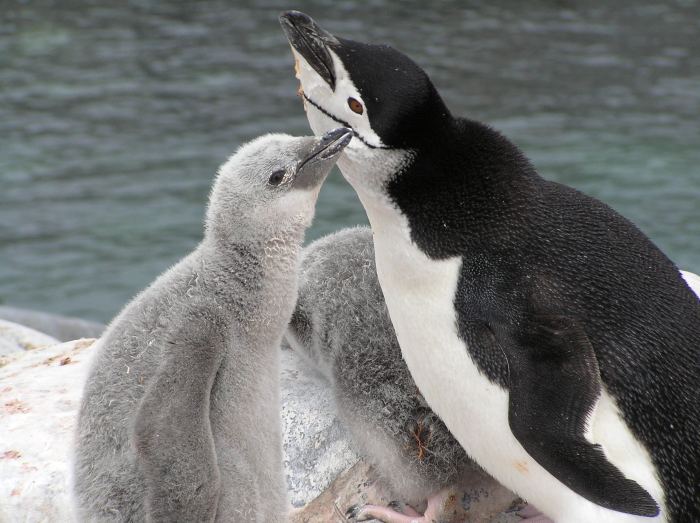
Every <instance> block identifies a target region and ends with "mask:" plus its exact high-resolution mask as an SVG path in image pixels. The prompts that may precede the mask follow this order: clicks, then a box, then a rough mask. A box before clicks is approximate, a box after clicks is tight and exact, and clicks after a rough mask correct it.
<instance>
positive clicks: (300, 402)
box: [282, 349, 359, 507]
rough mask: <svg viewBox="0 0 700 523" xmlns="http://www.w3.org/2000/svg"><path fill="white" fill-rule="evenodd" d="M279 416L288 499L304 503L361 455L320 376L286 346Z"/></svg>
mask: <svg viewBox="0 0 700 523" xmlns="http://www.w3.org/2000/svg"><path fill="white" fill-rule="evenodd" d="M282 421H283V423H284V439H283V445H284V455H285V459H284V466H285V471H286V474H287V484H288V488H289V499H290V501H291V503H292V505H293V506H294V507H302V506H304V505H305V504H307V503H309V502H310V501H311V500H313V499H314V498H316V497H317V496H319V495H320V494H321V493H322V492H323V491H324V490H326V489H327V488H328V486H329V485H330V484H331V483H332V482H333V480H335V478H336V477H337V476H338V475H339V474H341V473H342V472H344V471H346V470H348V469H349V468H351V467H352V466H353V465H354V464H355V463H357V461H358V459H359V458H358V456H357V454H356V453H355V452H354V451H353V449H352V448H351V446H350V439H349V435H348V434H347V432H346V431H345V429H344V428H343V427H342V425H341V424H340V422H339V421H338V419H337V417H336V415H335V410H334V406H333V399H332V397H331V394H330V390H329V388H328V386H327V385H326V384H325V382H324V378H322V377H321V376H320V375H318V374H316V373H315V371H313V370H312V369H311V368H310V367H309V366H307V365H306V363H305V362H303V361H301V360H300V359H299V356H298V355H297V354H296V353H295V352H293V351H291V350H289V349H285V350H282Z"/></svg>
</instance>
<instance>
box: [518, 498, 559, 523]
mask: <svg viewBox="0 0 700 523" xmlns="http://www.w3.org/2000/svg"><path fill="white" fill-rule="evenodd" d="M518 516H520V517H521V518H523V519H521V520H520V523H554V521H552V520H551V519H549V518H548V517H547V516H545V515H544V514H542V512H540V511H539V510H538V509H537V507H535V506H534V505H530V504H529V503H528V504H527V505H525V506H524V507H523V508H522V509H520V510H519V511H518Z"/></svg>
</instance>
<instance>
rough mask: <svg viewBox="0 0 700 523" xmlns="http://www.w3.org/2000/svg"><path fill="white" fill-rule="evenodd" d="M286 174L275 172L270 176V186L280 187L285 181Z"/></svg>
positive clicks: (280, 171)
mask: <svg viewBox="0 0 700 523" xmlns="http://www.w3.org/2000/svg"><path fill="white" fill-rule="evenodd" d="M284 175H285V172H284V171H283V170H281V169H280V170H279V171H275V172H273V173H272V174H271V175H270V179H269V180H268V181H267V183H269V184H270V185H279V184H280V183H282V180H284Z"/></svg>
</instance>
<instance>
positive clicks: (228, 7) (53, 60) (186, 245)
mask: <svg viewBox="0 0 700 523" xmlns="http://www.w3.org/2000/svg"><path fill="white" fill-rule="evenodd" d="M625 5H627V7H625ZM288 8H297V9H301V10H304V11H306V12H307V13H309V14H311V15H312V16H314V17H315V18H316V19H317V20H318V21H319V22H320V23H321V24H322V25H323V26H324V27H326V28H327V29H329V30H331V31H332V32H335V33H337V34H340V35H343V36H348V37H352V38H356V39H364V40H371V41H383V42H388V43H391V44H393V45H394V46H395V47H398V48H399V49H402V50H403V51H405V52H407V53H408V54H410V55H411V56H412V57H413V58H414V59H415V60H416V61H418V63H420V64H421V65H423V66H424V67H425V68H426V69H427V70H428V71H429V73H430V74H431V75H432V77H433V79H434V81H435V83H436V84H437V86H438V88H439V89H440V90H441V92H442V93H443V96H444V97H445V98H446V100H447V102H448V104H449V105H450V107H451V108H452V110H453V112H455V113H457V114H462V115H467V116H470V117H473V118H476V119H480V120H483V121H487V122H489V123H491V124H493V125H494V126H496V127H497V128H499V129H501V130H502V131H504V132H505V133H506V134H507V135H508V136H510V137H511V138H512V139H513V140H515V141H516V143H518V144H519V145H520V146H521V147H522V148H523V149H524V150H525V151H526V153H527V154H528V155H529V156H530V158H531V159H532V160H533V161H534V163H535V164H536V166H537V167H538V168H539V170H540V172H541V173H542V174H543V175H544V176H545V177H548V178H551V179H556V180H558V181H562V182H564V183H568V184H570V185H573V186H575V187H578V188H580V189H582V190H584V191H586V192H588V193H590V194H592V195H594V196H596V197H598V198H600V199H602V200H604V201H605V202H607V203H608V204H610V205H612V206H613V207H614V208H616V209H617V210H619V211H620V212H622V213H623V214H625V215H626V216H628V217H630V218H631V219H632V220H634V221H635V222H636V223H637V224H638V225H639V226H640V227H641V228H642V230H644V231H645V232H646V233H647V234H648V235H649V236H651V237H652V238H653V239H654V241H656V242H657V244H658V245H659V246H660V247H661V248H662V249H664V250H665V251H666V252H667V253H668V254H669V255H670V256H671V258H672V259H674V260H675V261H676V262H677V263H678V265H679V266H681V267H684V268H687V269H691V270H694V271H700V36H699V35H700V3H699V2H694V1H686V2H680V1H675V2H673V1H667V2H661V1H643V0H642V1H639V2H634V3H632V2H630V3H625V2H606V3H603V2H595V3H594V2H568V1H564V0H559V1H553V0H552V1H534V2H532V1H528V2H516V1H511V2H501V3H498V5H496V4H494V3H493V2H488V3H484V4H483V5H481V4H480V3H477V2H442V3H433V4H432V7H431V3H428V2H401V3H400V6H399V2H389V1H385V0H381V1H380V0H375V1H370V2H362V3H360V2H348V1H344V2H340V1H318V2H297V3H295V4H279V3H272V2H235V3H234V2H217V1H201V2H163V1H160V2H155V1H152V2H151V1H145V0H141V1H125V0H118V1H117V0H99V1H97V0H96V1H83V2H78V1H75V0H61V1H56V2H34V1H25V2H15V1H10V0H0V301H1V302H4V303H6V304H11V305H18V306H25V307H30V308H35V309H42V310H47V311H55V312H61V313H65V314H73V315H77V316H82V317H85V318H92V319H97V320H108V319H109V318H110V317H111V316H112V315H114V314H115V313H116V312H117V311H118V309H119V308H120V307H121V306H122V305H123V304H124V303H125V302H126V301H127V300H128V299H129V298H130V297H131V296H132V295H133V294H134V293H135V292H136V291H138V290H139V289H140V288H142V287H143V286H144V285H146V284H147V283H148V282H150V281H151V280H152V279H153V278H154V277H155V276H156V275H157V274H159V273H160V272H161V271H162V270H164V269H165V268H167V267H168V266H169V265H171V264H172V263H174V262H175V261H177V260H178V259H179V258H180V257H181V256H183V255H184V254H185V253H187V252H188V250H189V249H191V248H192V247H193V246H194V245H195V244H196V243H197V241H198V240H199V239H200V237H201V222H202V216H203V212H204V205H205V202H206V196H207V192H208V190H209V186H210V183H211V180H212V177H213V175H214V172H215V170H216V168H217V166H218V165H219V164H220V163H221V162H223V160H224V159H225V158H226V157H227V156H228V155H229V154H230V153H231V152H232V151H233V150H234V149H235V147H236V146H237V145H238V144H240V143H241V142H243V141H245V140H247V139H249V138H251V137H254V136H256V135H258V134H261V133H264V132H269V131H285V132H290V133H299V134H306V133H308V132H309V131H308V127H307V124H306V120H305V118H304V115H303V111H302V107H301V103H300V101H299V100H298V99H297V98H296V96H295V90H296V81H295V80H294V77H293V72H292V61H291V58H290V53H289V50H288V46H287V43H286V40H285V38H284V37H283V35H282V32H281V30H280V28H279V26H278V23H277V14H278V13H279V12H280V11H281V10H283V9H288ZM364 221H365V217H364V211H363V210H362V208H361V207H360V205H359V203H358V202H357V200H356V198H355V195H354V193H353V192H352V190H351V189H350V187H349V186H348V185H347V184H346V183H345V182H344V181H343V180H342V178H341V177H340V175H339V174H338V173H335V174H334V175H333V176H332V177H331V178H330V179H329V181H328V182H327V183H326V186H325V187H324V189H323V191H322V193H321V197H320V201H319V205H318V211H317V217H316V221H315V225H314V227H313V229H312V231H311V233H310V237H312V238H314V237H318V236H319V235H322V234H325V233H327V232H330V231H333V230H335V229H337V228H339V227H342V226H346V225H350V224H355V223H360V222H364Z"/></svg>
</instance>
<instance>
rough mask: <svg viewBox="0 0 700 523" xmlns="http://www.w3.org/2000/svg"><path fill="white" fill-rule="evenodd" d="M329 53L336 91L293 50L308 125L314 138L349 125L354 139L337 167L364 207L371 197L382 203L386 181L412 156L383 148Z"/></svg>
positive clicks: (359, 99) (346, 76)
mask: <svg viewBox="0 0 700 523" xmlns="http://www.w3.org/2000/svg"><path fill="white" fill-rule="evenodd" d="M328 52H329V53H330V55H331V58H332V59H333V67H334V73H335V79H336V83H335V91H334V90H332V89H331V87H330V86H329V85H328V83H326V81H325V80H324V79H323V78H322V77H321V76H320V75H319V74H318V73H317V72H316V71H315V70H314V68H313V67H311V65H309V63H308V62H307V61H306V59H305V58H304V57H303V56H302V55H301V54H300V53H298V52H297V51H296V50H295V49H294V48H292V53H293V54H294V58H295V60H296V62H295V71H296V77H297V79H298V80H299V81H300V82H301V91H302V92H303V95H304V110H305V111H306V117H307V119H308V120H309V125H310V126H311V129H312V130H313V132H314V134H316V135H319V134H323V133H325V132H327V131H328V130H330V129H333V128H335V127H338V125H341V124H342V125H348V126H349V127H352V129H353V131H355V133H356V136H355V138H353V139H352V141H351V142H350V144H349V145H348V146H347V147H346V148H345V150H344V151H343V154H342V155H341V157H340V159H339V160H338V167H339V168H340V170H341V172H342V173H343V176H344V177H345V178H346V179H347V180H348V181H349V182H350V184H351V185H352V186H353V188H354V189H355V191H357V193H358V195H359V196H360V199H361V200H362V202H363V204H365V207H367V205H366V204H367V203H369V202H368V199H370V198H371V199H373V200H378V199H381V200H385V195H384V194H383V192H384V191H383V187H384V184H385V182H386V181H387V180H388V179H389V178H390V177H391V176H392V175H393V174H394V173H396V172H397V171H398V170H400V168H401V165H402V164H403V163H404V162H405V161H406V160H407V159H408V158H409V157H410V154H411V153H410V152H409V151H405V150H400V149H386V148H385V147H386V145H385V144H384V143H383V142H382V140H381V138H379V136H378V135H377V133H376V132H374V130H373V129H372V126H371V124H370V120H369V116H370V115H369V114H368V110H367V107H366V104H365V102H364V100H363V99H362V95H361V94H360V92H359V91H358V89H357V87H356V86H355V84H354V83H353V81H352V79H351V78H350V75H349V74H348V72H347V70H346V69H345V66H344V65H343V63H342V61H341V60H340V58H338V55H337V54H335V53H334V52H333V51H332V50H331V49H328ZM351 98H352V99H354V100H355V101H356V102H358V103H359V104H361V107H362V112H361V114H360V113H358V112H355V111H353V109H352V108H351V105H350V103H349V102H348V100H349V99H351ZM353 105H355V104H353ZM317 106H318V107H317ZM319 107H320V109H319ZM355 107H357V105H355ZM329 114H330V115H332V116H334V117H335V118H336V120H334V119H333V118H331V117H330V116H329ZM339 121H340V122H339ZM341 122H342V123H341ZM368 144H369V145H370V146H372V147H369V146H368Z"/></svg>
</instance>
